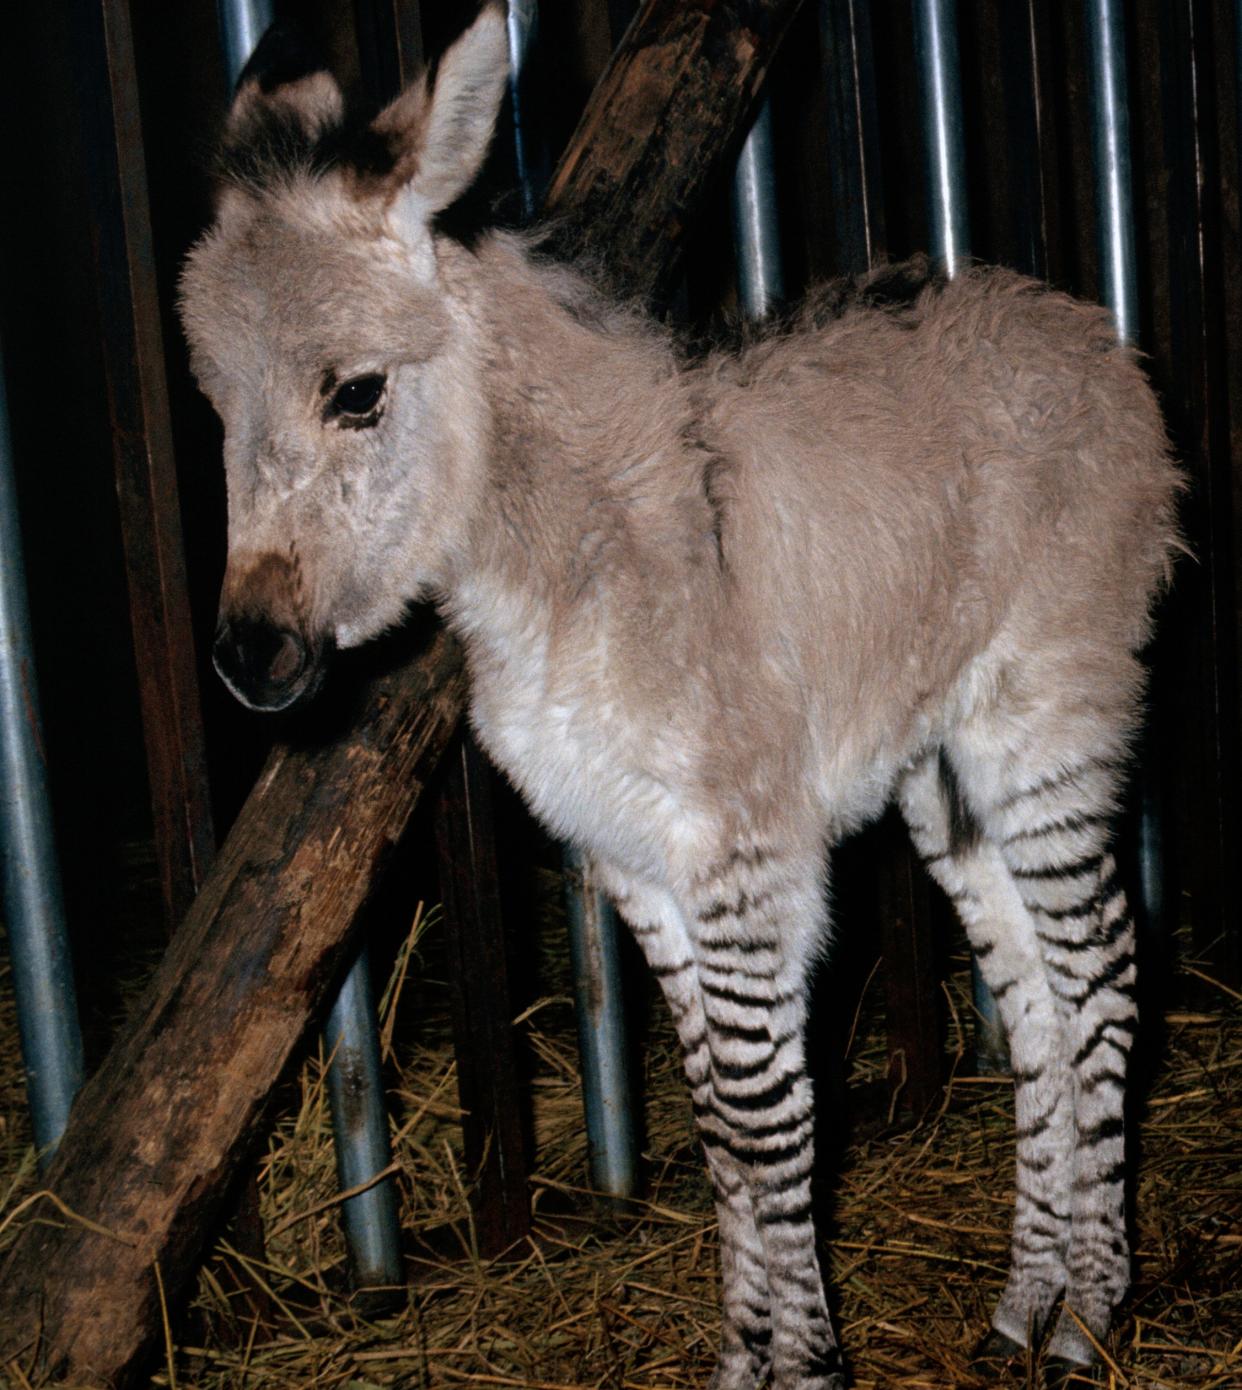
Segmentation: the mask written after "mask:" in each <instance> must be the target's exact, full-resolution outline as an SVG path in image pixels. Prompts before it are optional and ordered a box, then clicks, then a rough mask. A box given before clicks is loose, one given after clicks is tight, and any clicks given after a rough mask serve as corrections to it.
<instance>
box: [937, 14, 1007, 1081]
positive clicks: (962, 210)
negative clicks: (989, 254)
mask: <svg viewBox="0 0 1242 1390" xmlns="http://www.w3.org/2000/svg"><path fill="white" fill-rule="evenodd" d="M913 6H914V51H915V58H916V60H917V63H918V70H919V95H920V99H921V106H922V110H923V138H924V142H925V155H926V160H927V215H928V233H929V242H930V250H931V254H932V257H933V259H935V260H937V261H939V262H940V263H941V264H942V265H943V267H944V269H945V272H946V273H947V274H948V275H949V276H950V277H952V276H954V275H956V274H957V273H958V272H959V271H960V270H961V269H962V268H963V267H964V266H965V263H966V258H967V257H968V256H969V254H970V249H969V248H970V226H969V222H968V218H967V206H966V146H965V141H964V138H963V133H962V80H961V70H960V65H959V61H958V53H957V3H956V0H913ZM971 982H972V989H973V994H974V1005H975V1014H976V1020H977V1021H976V1030H977V1031H976V1034H975V1064H976V1066H977V1067H978V1069H979V1071H980V1072H983V1073H985V1074H986V1073H996V1072H1003V1071H1006V1070H1008V1065H1009V1064H1008V1048H1007V1046H1006V1043H1005V1030H1004V1027H1003V1025H1002V1024H1001V1020H1000V1013H999V1011H998V1010H997V1007H996V1001H995V999H993V997H992V994H991V991H990V990H989V989H988V987H987V985H985V984H984V982H983V976H982V975H981V974H980V973H979V966H978V963H977V962H976V961H974V960H973V958H972V961H971Z"/></svg>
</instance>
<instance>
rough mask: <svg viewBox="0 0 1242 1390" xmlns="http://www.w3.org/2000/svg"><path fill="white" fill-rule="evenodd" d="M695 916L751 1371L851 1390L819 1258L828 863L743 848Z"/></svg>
mask: <svg viewBox="0 0 1242 1390" xmlns="http://www.w3.org/2000/svg"><path fill="white" fill-rule="evenodd" d="M687 909H688V911H687V920H688V921H689V923H690V932H691V936H692V938H693V942H694V949H695V955H696V958H697V962H698V978H699V987H700V991H701V998H702V1007H703V1023H704V1028H705V1039H706V1053H707V1072H708V1077H709V1082H710V1084H709V1086H708V1087H706V1088H705V1094H704V1096H703V1098H702V1099H701V1100H700V1102H699V1106H698V1116H699V1125H700V1129H701V1132H702V1135H703V1141H704V1145H705V1147H706V1149H707V1152H708V1156H709V1161H710V1164H711V1168H712V1172H713V1176H714V1178H715V1180H716V1182H717V1193H718V1196H719V1201H720V1213H721V1240H722V1244H723V1245H724V1247H725V1250H726V1252H727V1253H726V1257H725V1280H726V1287H725V1302H726V1307H727V1308H728V1309H729V1310H730V1313H731V1320H732V1322H733V1325H734V1328H735V1330H736V1332H737V1334H738V1335H739V1336H740V1338H741V1342H742V1346H743V1347H744V1348H746V1349H747V1350H748V1351H749V1352H750V1353H751V1359H752V1363H753V1364H754V1365H755V1366H756V1367H758V1366H759V1364H760V1363H761V1361H762V1359H763V1353H764V1352H765V1350H766V1351H767V1352H769V1353H770V1364H771V1374H772V1384H773V1386H774V1387H776V1390H841V1387H843V1386H844V1380H843V1378H842V1376H841V1374H840V1356H839V1354H838V1351H837V1345H836V1339H835V1338H834V1336H833V1332H832V1327H831V1324H830V1322H829V1318H828V1309H827V1304H826V1302H825V1300H824V1291H823V1284H822V1282H821V1278H820V1272H819V1263H818V1260H817V1258H816V1253H815V1230H814V1225H813V1222H812V1212H811V1173H812V1168H813V1166H814V1149H813V1128H814V1115H813V1100H812V1095H811V1082H810V1079H809V1078H808V1076H807V1074H806V1068H805V1061H804V1052H803V1031H804V1027H805V1022H806V989H805V987H806V973H807V968H808V965H809V962H810V959H811V958H812V956H813V955H814V952H815V951H816V949H817V947H818V944H819V942H820V940H821V939H822V933H823V930H824V905H823V890H822V883H821V866H820V863H819V862H816V863H814V864H813V865H812V866H810V867H809V868H808V867H807V866H806V865H805V864H801V863H795V862H793V861H792V860H790V859H787V858H781V857H778V856H777V855H775V854H773V853H770V852H767V851H764V850H762V849H760V848H757V847H754V846H751V847H747V848H745V849H739V850H736V851H735V852H734V853H732V854H730V855H729V856H728V857H727V858H726V859H724V860H722V861H721V862H720V863H719V864H717V865H714V866H712V867H711V868H710V869H709V871H708V872H707V873H706V874H704V875H703V876H702V877H701V878H700V879H699V880H698V881H697V883H696V884H695V886H694V888H693V890H692V891H691V892H690V893H689V894H688V895H687ZM726 1223H727V1227H726ZM730 1284H732V1288H730ZM765 1310H766V1311H767V1313H768V1315H769V1316H768V1317H767V1318H765V1317H764V1316H763V1315H764V1312H765ZM728 1351H729V1348H728V1345H727V1344H726V1354H727V1353H728ZM734 1383H746V1382H735V1381H733V1380H728V1379H725V1378H724V1377H723V1367H722V1376H721V1377H720V1378H718V1380H717V1381H716V1382H714V1384H717V1385H720V1386H723V1385H733V1384H734Z"/></svg>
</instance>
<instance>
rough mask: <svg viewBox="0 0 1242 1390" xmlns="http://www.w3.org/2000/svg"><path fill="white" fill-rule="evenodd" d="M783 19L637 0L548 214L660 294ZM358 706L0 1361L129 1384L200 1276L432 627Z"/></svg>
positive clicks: (315, 757)
mask: <svg viewBox="0 0 1242 1390" xmlns="http://www.w3.org/2000/svg"><path fill="white" fill-rule="evenodd" d="M796 8H797V0H763V2H762V3H761V2H760V0H750V2H749V3H744V4H743V3H736V0H735V2H734V3H708V2H707V0H696V3H694V4H685V3H683V0H651V2H650V3H649V4H648V5H647V6H646V8H645V9H644V11H643V13H642V15H640V16H639V19H638V20H637V21H636V23H635V26H634V27H633V28H632V29H631V30H630V31H629V33H628V35H627V37H626V39H625V41H624V43H623V44H622V46H621V49H620V50H619V53H618V56H617V58H616V59H615V60H614V63H613V65H612V66H611V67H610V69H609V70H608V72H607V73H605V75H604V78H603V79H602V81H601V83H600V87H599V89H597V91H596V94H595V96H594V97H593V99H592V102H591V105H590V108H589V110H588V112H587V116H586V117H585V118H584V120H583V123H582V125H581V126H580V127H579V130H578V132H577V134H576V136H575V137H574V140H573V142H572V143H571V146H570V149H569V151H568V153H567V155H566V157H565V161H564V163H563V166H562V169H561V171H560V173H559V174H558V176H557V180H556V185H555V188H554V190H553V193H552V194H551V195H550V198H549V204H550V206H551V207H552V210H554V211H556V212H558V213H559V214H563V215H564V217H565V224H564V225H565V226H567V227H568V226H570V225H576V226H578V227H580V228H581V227H583V226H586V225H589V226H590V227H591V236H590V240H591V242H592V243H593V244H595V245H597V246H598V247H607V248H608V256H607V259H608V263H609V265H610V267H611V269H612V272H613V274H614V276H615V277H616V279H617V280H618V281H619V282H620V283H621V284H623V285H625V286H626V287H627V288H628V289H630V290H631V291H635V292H639V291H642V290H644V289H647V288H649V287H650V286H652V285H656V284H660V283H663V282H665V281H666V279H667V277H668V275H669V273H670V271H671V269H672V266H673V264H674V263H675V261H676V258H677V254H678V252H679V250H680V246H681V233H682V231H683V230H684V227H685V224H686V221H687V219H688V217H689V211H690V209H691V207H692V205H693V204H694V203H695V202H696V201H697V200H698V199H699V198H700V197H701V195H702V192H703V190H704V188H705V187H706V186H707V184H708V182H709V180H710V178H711V176H712V175H713V173H714V172H715V171H716V170H717V169H718V168H719V166H720V162H721V160H722V159H723V158H724V157H725V155H726V154H727V153H728V151H729V149H730V146H731V143H732V142H733V141H734V140H735V139H736V138H737V137H739V136H740V134H741V130H742V125H743V122H744V120H745V117H746V115H747V113H748V110H749V107H750V99H751V97H752V96H753V93H754V91H755V89H756V87H757V86H758V83H759V80H760V78H761V76H762V74H763V72H764V71H765V70H766V67H767V65H768V62H769V61H770V59H771V57H772V54H773V52H774V50H775V46H776V43H777V41H778V40H779V37H780V35H781V34H782V33H783V31H784V28H785V25H786V23H787V21H788V18H789V17H790V16H791V15H792V14H793V12H794V11H795V9H796ZM646 48H649V49H650V50H651V51H650V52H645V49H646ZM618 65H620V67H622V68H623V69H624V73H623V74H622V75H621V76H620V77H619V76H618V73H617V68H618ZM709 74H714V77H709ZM712 82H718V83H721V84H725V85H727V86H729V87H730V88H731V89H732V88H735V89H736V90H730V91H728V92H716V91H714V90H713V89H712ZM682 83H687V84H689V86H688V89H687V90H685V91H677V90H675V89H676V88H678V87H679V85H680V84H682ZM631 165H633V166H634V167H635V168H638V169H639V170H640V171H641V172H640V174H639V176H637V177H635V178H630V177H628V174H627V171H628V170H629V169H630V166H631ZM661 166H667V167H666V168H665V170H664V173H663V175H661V172H660V171H661ZM609 190H611V193H609ZM670 209H671V213H670ZM571 218H572V223H571V221H570V219H571ZM361 697H362V698H361V704H360V708H361V709H362V710H363V711H364V712H363V713H362V714H361V716H360V717H359V718H357V719H356V720H355V721H354V722H353V723H352V724H351V725H349V726H348V727H346V728H344V729H343V731H341V732H339V733H338V734H337V735H336V736H335V737H333V738H328V739H326V740H324V741H323V742H322V743H318V744H316V745H315V746H313V747H291V746H286V747H281V748H278V749H277V750H276V752H275V753H273V755H272V757H271V759H270V760H269V762H268V765H267V768H266V769H265V771H264V773H263V775H262V776H261V778H260V780H259V783H258V785H257V786H256V788H255V790H254V792H253V793H252V794H251V797H250V799H249V800H248V802H247V804H246V806H245V807H244V808H243V811H242V814H241V816H240V817H239V818H238V821H237V823H236V825H235V826H234V828H233V831H232V833H231V834H230V836H229V838H228V840H227V841H226V842H225V845H224V847H223V849H222V850H221V851H220V854H219V856H218V857H217V859H216V862H215V864H214V866H213V868H212V870H211V872H210V874H209V875H208V877H207V880H206V883H205V885H204V888H203V891H202V893H201V894H200V896H199V898H198V900H197V901H196V902H195V904H194V906H193V908H192V909H191V911H190V913H189V915H188V917H187V918H186V920H185V922H184V923H183V925H182V927H181V929H180V931H179V932H178V934H177V937H176V938H175V940H174V943H173V945H172V947H171V948H170V951H169V955H168V957H167V959H166V960H165V962H164V963H163V965H162V966H161V969H160V971H159V972H158V974H157V976H156V978H155V979H154V980H153V982H152V984H151V986H150V987H149V989H148V991H147V993H146V995H145V997H144V998H143V1000H142V1001H140V1004H139V1006H138V1008H137V1010H136V1011H135V1015H134V1018H133V1020H132V1022H131V1023H130V1025H129V1027H128V1029H127V1030H126V1031H125V1032H124V1033H123V1035H122V1037H121V1038H120V1039H119V1040H118V1042H117V1044H116V1045H115V1046H114V1048H113V1049H112V1051H111V1052H110V1053H109V1055H108V1057H107V1058H106V1059H105V1061H104V1064H103V1065H102V1067H101V1068H100V1070H99V1072H98V1073H97V1074H96V1076H95V1077H94V1078H93V1079H92V1080H91V1082H89V1083H88V1085H87V1087H86V1089H85V1090H84V1091H83V1093H82V1096H81V1097H80V1098H79V1101H78V1104H77V1106H76V1107H75V1110H74V1113H73V1116H72V1118H71V1120H70V1124H69V1129H68V1130H67V1132H66V1134H65V1138H64V1140H63V1142H62V1144H61V1148H60V1153H59V1156H58V1158H57V1160H56V1164H55V1166H54V1167H53V1169H52V1171H51V1172H50V1173H49V1175H48V1186H49V1187H50V1188H51V1190H52V1191H53V1192H54V1193H55V1194H56V1196H57V1197H58V1199H59V1200H60V1202H62V1203H64V1204H65V1206H66V1207H68V1208H69V1209H70V1210H71V1211H72V1212H74V1213H76V1216H77V1218H78V1219H66V1218H64V1217H63V1216H62V1215H61V1214H60V1213H59V1212H58V1211H57V1210H56V1209H55V1208H54V1207H53V1206H52V1205H51V1204H50V1203H49V1204H48V1205H47V1208H46V1217H47V1220H46V1224H45V1223H44V1222H43V1220H40V1221H39V1222H38V1223H32V1224H30V1225H28V1226H27V1227H26V1228H25V1230H24V1231H23V1232H22V1234H21V1236H20V1237H19V1239H18V1240H17V1242H16V1243H15V1245H14V1247H13V1249H12V1250H11V1251H10V1253H9V1256H8V1258H7V1260H6V1261H5V1264H4V1266H3V1268H2V1269H0V1366H3V1365H4V1364H5V1363H6V1362H8V1361H13V1360H17V1361H18V1362H22V1361H24V1360H27V1359H28V1360H31V1361H37V1363H38V1371H39V1374H44V1373H47V1372H50V1373H51V1374H52V1375H54V1376H62V1377H63V1376H68V1377H69V1378H70V1379H71V1380H72V1381H73V1382H74V1383H75V1384H79V1385H83V1384H104V1383H108V1384H121V1383H124V1382H126V1381H127V1380H132V1379H133V1377H134V1376H135V1374H136V1373H137V1372H138V1370H139V1369H140V1368H141V1366H142V1363H143V1359H144V1357H145V1356H146V1354H147V1352H148V1351H149V1349H150V1347H151V1345H152V1343H153V1340H154V1337H155V1334H156V1332H157V1330H158V1327H159V1293H158V1289H157V1284H156V1280H155V1277H154V1270H155V1267H156V1265H157V1264H158V1267H159V1270H160V1274H161V1278H162V1282H163V1287H164V1291H165V1294H166V1296H167V1298H168V1299H169V1300H170V1301H172V1302H175V1301H176V1300H177V1299H178V1298H179V1297H180V1295H181V1293H182V1292H183V1291H184V1289H185V1287H186V1285H187V1283H188V1281H189V1279H190V1278H191V1276H192V1275H193V1272H194V1270H195V1268H196V1266H197V1262H198V1260H199V1258H200V1257H201V1255H202V1251H203V1248H204V1245H205V1242H206V1240H207V1238H208V1236H209V1234H210V1231H211V1229H212V1224H213V1222H214V1220H215V1219H216V1218H217V1217H218V1215H219V1213H220V1211H221V1207H222V1203H223V1200H224V1197H225V1194H226V1192H227V1189H228V1185H229V1182H230V1179H231V1178H232V1177H233V1176H234V1175H235V1173H236V1172H237V1171H238V1167H239V1165H240V1163H241V1162H242V1160H243V1158H244V1155H245V1152H246V1146H247V1140H248V1138H249V1137H250V1136H252V1135H254V1134H255V1133H257V1132H258V1121H259V1119H260V1117H261V1114H262V1110H263V1106H264V1103H265V1101H266V1099H267V1096H268V1095H269V1093H270V1091H271V1089H272V1087H273V1086H274V1084H275V1083H276V1081H277V1079H278V1078H279V1076H280V1074H281V1071H282V1070H283V1068H284V1067H285V1065H286V1063H287V1061H288V1059H289V1057H290V1056H291V1053H292V1051H293V1049H294V1048H295V1046H296V1045H297V1042H298V1040H299V1038H300V1037H301V1036H302V1035H303V1033H304V1032H305V1031H306V1029H307V1028H308V1027H309V1026H310V1025H311V1024H312V1023H313V1022H314V1020H315V1018H316V1016H317V1014H318V1011H319V1009H320V1006H321V1004H322V1002H323V1001H324V999H325V998H326V995H327V991H328V989H329V988H330V987H331V985H332V983H333V982H334V975H335V973H336V972H337V971H338V969H339V968H340V966H341V965H342V964H343V962H344V960H345V959H346V953H347V951H348V949H349V944H350V933H351V929H352V927H353V926H354V923H355V921H356V920H357V918H358V915H359V912H360V910H361V908H362V906H363V904H364V902H365V900H366V898H367V896H368V895H369V893H370V891H371V888H372V887H373V885H374V883H375V881H376V880H377V878H378V876H379V874H380V873H381V871H382V868H383V863H384V859H385V856H386V853H387V851H388V850H389V849H390V848H391V847H392V845H393V844H394V843H395V842H396V840H397V839H398V837H399V835H400V833H401V831H402V829H403V828H404V826H405V825H406V823H407V821H408V819H409V816H410V813H411V811H412V810H413V808H414V806H415V804H416V802H417V800H418V797H419V794H420V792H421V790H422V786H423V783H424V782H425V780H426V778H427V776H428V774H429V771H430V769H431V768H432V767H433V766H434V764H435V762H436V760H437V758H438V757H439V755H440V753H441V752H442V750H443V748H444V745H445V743H446V742H447V739H448V737H449V735H450V733H451V731H452V729H453V727H454V725H455V724H456V722H457V718H458V716H459V714H460V711H461V709H462V706H463V704H464V701H465V678H464V675H463V672H462V667H461V659H460V654H459V652H458V650H457V648H456V646H455V644H454V643H452V642H451V641H450V640H449V639H448V638H447V637H445V636H443V635H441V636H439V637H437V638H436V639H435V640H434V641H433V642H432V644H431V645H430V646H429V647H428V648H427V650H426V651H425V652H424V653H423V654H422V655H421V656H420V657H419V658H417V660H415V661H414V662H413V663H411V664H409V665H408V666H406V667H403V668H402V669H400V670H397V671H395V672H393V673H392V674H390V675H387V676H384V677H382V678H378V679H377V680H376V681H374V682H373V683H372V684H371V685H370V686H369V687H367V688H366V689H365V690H364V691H363V692H361ZM41 1216H42V1213H41ZM86 1222H89V1223H91V1224H90V1225H87V1224H84V1223H86Z"/></svg>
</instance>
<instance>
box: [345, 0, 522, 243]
mask: <svg viewBox="0 0 1242 1390" xmlns="http://www.w3.org/2000/svg"><path fill="white" fill-rule="evenodd" d="M508 76H509V51H508V44H507V40H506V37H505V16H504V10H503V9H502V7H501V6H500V5H499V4H498V3H496V0H489V3H488V4H487V5H485V6H484V8H483V10H482V12H481V13H480V15H479V17H478V19H476V20H475V22H474V23H473V24H472V25H471V26H470V28H469V29H467V30H466V32H465V33H464V34H463V35H462V36H461V38H459V39H458V40H457V42H456V43H455V44H453V46H452V47H451V48H450V49H449V50H448V51H447V52H446V53H445V54H444V56H443V58H441V60H440V66H439V69H438V71H437V73H436V78H435V85H434V86H433V87H432V88H431V89H430V90H428V87H427V84H426V82H425V81H422V82H418V83H415V85H414V86H412V87H410V88H407V90H406V91H404V92H402V94H401V95H400V96H399V97H398V98H397V99H396V101H394V102H393V103H392V104H391V105H390V106H388V107H386V108H385V109H384V110H383V111H381V112H380V114H379V115H378V116H377V117H376V118H375V122H374V125H373V126H372V129H373V130H374V131H375V132H376V134H378V135H380V136H382V137H383V139H384V140H385V141H386V143H387V145H388V148H389V150H390V151H391V153H392V155H393V159H394V165H393V170H392V173H391V175H390V176H389V177H390V179H391V183H390V185H389V186H390V188H391V189H392V191H394V192H395V191H396V190H397V189H399V188H404V189H406V190H407V191H408V192H409V193H411V194H413V195H414V197H415V198H416V199H417V200H418V203H419V205H420V211H422V212H423V213H424V214H425V215H427V216H430V215H433V214H435V213H437V212H440V211H441V210H442V209H444V208H446V207H448V205H449V204H450V203H452V202H454V201H456V199H457V198H459V197H460V196H461V195H462V194H463V193H464V192H465V191H466V189H467V188H469V187H470V185H471V184H472V183H473V182H474V180H475V176H476V175H477V174H478V172H479V169H480V167H481V166H482V164H483V160H484V157H485V156H486V154H487V147H488V145H489V144H490V143H491V139H492V128H493V126H494V125H495V124H496V116H497V114H498V113H499V111H500V103H501V101H502V100H503V98H504V92H505V83H506V81H507V80H508Z"/></svg>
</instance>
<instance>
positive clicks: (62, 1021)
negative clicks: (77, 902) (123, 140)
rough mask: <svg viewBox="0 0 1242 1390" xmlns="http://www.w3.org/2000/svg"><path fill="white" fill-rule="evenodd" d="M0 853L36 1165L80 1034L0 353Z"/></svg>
mask: <svg viewBox="0 0 1242 1390" xmlns="http://www.w3.org/2000/svg"><path fill="white" fill-rule="evenodd" d="M0 853H2V854H3V858H4V920H5V926H6V929H7V931H8V937H9V953H10V955H11V957H12V961H13V988H14V993H15V995H16V998H17V1026H18V1032H19V1035H20V1037H21V1048H22V1061H23V1063H24V1065H25V1068H26V1096H27V1099H28V1101H29V1104H30V1115H31V1122H32V1125H33V1128H34V1142H35V1148H36V1150H37V1151H38V1155H39V1168H40V1170H42V1169H44V1168H45V1167H46V1166H47V1164H48V1162H49V1160H50V1159H51V1157H52V1154H53V1152H54V1151H55V1148H56V1145H57V1144H58V1143H59V1142H60V1136H61V1135H62V1134H63V1133H64V1129H65V1124H66V1122H67V1120H68V1118H69V1108H70V1106H71V1105H72V1104H73V1098H74V1096H75V1095H76V1094H77V1092H78V1088H79V1086H81V1084H82V1037H81V1033H80V1032H79V1029H78V1007H77V999H76V996H75V992H74V986H73V966H72V963H71V961H70V956H69V940H68V934H67V932H66V930H65V911H64V904H63V902H62V898H61V888H60V871H59V868H58V866H57V862H56V847H55V841H54V839H53V834H52V808H51V799H50V796H49V793H48V779H47V764H46V760H45V758H44V752H43V738H42V732H41V728H40V724H39V702H38V692H37V688H36V683H35V668H34V652H33V647H32V643H31V636H30V611H29V605H28V603H27V596H26V575H25V570H24V568H23V565H22V536H21V526H20V524H19V521H18V515H17V489H16V485H15V483H14V467H13V448H12V440H11V437H10V433H9V411H8V396H7V392H6V390H5V382H4V362H3V355H2V354H0Z"/></svg>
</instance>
